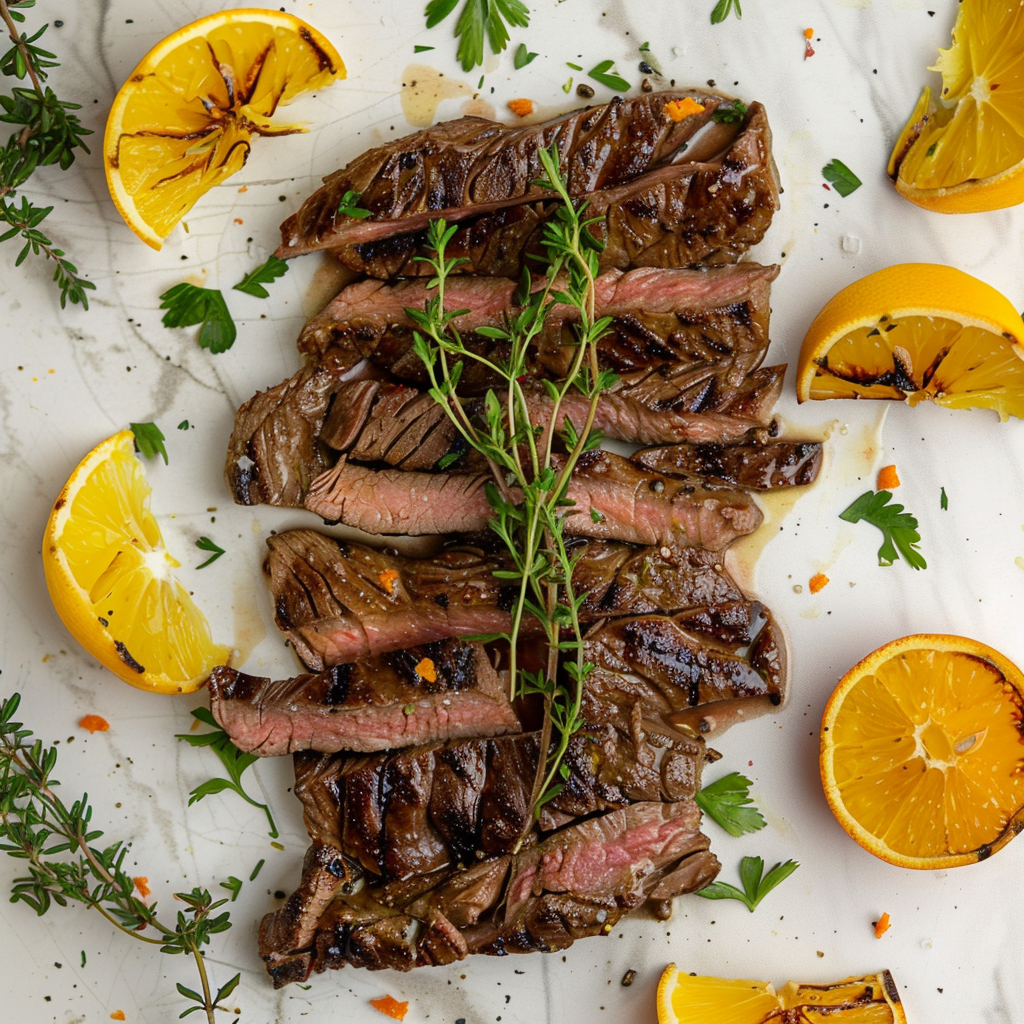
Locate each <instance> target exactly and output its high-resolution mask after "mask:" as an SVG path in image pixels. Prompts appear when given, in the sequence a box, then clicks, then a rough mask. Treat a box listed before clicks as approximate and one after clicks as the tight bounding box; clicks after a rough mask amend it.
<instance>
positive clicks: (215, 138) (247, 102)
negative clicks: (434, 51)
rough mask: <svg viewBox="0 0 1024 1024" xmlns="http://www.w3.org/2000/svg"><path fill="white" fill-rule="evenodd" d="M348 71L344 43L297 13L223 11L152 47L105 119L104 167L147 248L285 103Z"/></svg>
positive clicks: (230, 168) (284, 128)
mask: <svg viewBox="0 0 1024 1024" xmlns="http://www.w3.org/2000/svg"><path fill="white" fill-rule="evenodd" d="M344 77H345V65H344V63H343V62H342V60H341V57H340V56H338V52H337V50H335V49H334V47H333V46H332V45H331V44H330V43H329V42H328V41H327V40H326V39H325V38H324V37H323V36H322V35H321V34H320V33H319V32H317V30H316V29H314V28H312V27H311V26H310V25H307V24H306V23H305V22H304V21H301V20H300V19H299V18H296V17H294V16H293V15H291V14H284V13H281V12H278V11H267V10H257V9H244V10H235V11H223V12H221V13H220V14H212V15H210V16H209V17H207V18H200V19H199V21H195V22H193V23H192V24H191V25H186V26H185V27H184V28H182V29H179V30H178V31H177V32H175V33H173V34H172V35H170V36H168V37H167V38H166V39H164V40H163V41H162V42H160V43H158V44H157V45H156V46H154V47H153V49H152V50H150V51H149V53H147V54H146V56H145V57H143V59H142V61H141V63H140V64H139V66H138V67H137V68H136V69H135V70H134V71H133V72H132V74H131V75H130V76H129V78H128V81H126V82H125V83H124V85H122V86H121V89H120V90H119V91H118V94H117V96H116V97H115V98H114V104H113V106H112V107H111V108H110V116H109V117H108V118H107V129H106V133H105V135H104V138H103V166H104V169H105V171H106V175H107V186H108V187H109V189H110V195H111V196H112V198H113V200H114V205H115V206H116V207H117V209H118V211H119V212H120V213H121V216H122V217H124V219H125V221H126V222H127V224H128V226H129V227H130V228H131V229H132V231H134V232H135V233H136V234H137V235H138V236H139V238H141V239H142V240H143V241H144V242H146V243H147V244H148V245H151V246H152V247H153V248H154V249H159V248H160V247H161V245H163V241H164V239H165V238H166V237H167V236H168V234H170V232H171V229H172V228H173V227H174V225H175V224H177V223H178V221H180V220H181V218H182V217H184V216H185V214H186V213H188V211H189V210H190V209H192V206H193V205H194V204H195V203H196V201H197V200H198V199H199V198H200V197H201V196H202V195H204V194H205V193H206V192H207V191H208V190H209V189H210V188H211V187H212V186H214V185H216V184H219V183H220V182H221V181H223V180H224V179H225V178H227V177H228V176H229V175H231V174H234V172H235V171H237V170H239V168H241V167H242V165H243V164H244V163H245V161H246V158H247V157H248V155H249V149H250V146H251V141H252V138H253V136H254V135H287V134H292V133H294V132H301V131H304V130H305V129H304V128H302V127H298V126H295V125H277V126H275V125H274V124H273V123H272V120H271V119H272V118H273V115H274V113H275V112H276V110H277V108H278V107H279V106H282V105H283V104H285V103H289V102H291V101H292V100H293V99H295V97H296V96H298V95H300V94H301V93H305V92H309V91H310V90H313V89H319V88H322V87H324V86H328V85H330V84H331V83H332V82H333V81H335V79H338V78H344Z"/></svg>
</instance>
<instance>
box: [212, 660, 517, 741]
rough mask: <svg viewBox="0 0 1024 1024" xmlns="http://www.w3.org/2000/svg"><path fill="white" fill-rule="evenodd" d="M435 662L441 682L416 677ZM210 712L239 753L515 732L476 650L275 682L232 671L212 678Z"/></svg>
mask: <svg viewBox="0 0 1024 1024" xmlns="http://www.w3.org/2000/svg"><path fill="white" fill-rule="evenodd" d="M423 659H429V660H430V662H431V664H432V666H433V669H434V672H435V673H436V679H435V680H430V679H425V678H424V677H423V676H421V675H420V674H419V673H418V672H417V671H416V666H417V665H420V664H421V663H422V661H423ZM209 687H210V708H211V710H212V711H213V715H214V717H215V718H216V719H217V721H218V722H219V723H220V726H221V728H223V729H224V731H225V732H226V733H227V734H228V736H230V737H231V742H232V743H234V744H235V746H236V747H238V748H239V749H240V750H244V751H247V752H251V753H254V754H259V755H260V756H261V757H267V756H273V755H281V754H291V753H294V752H296V751H299V750H318V751H324V752H328V753H329V752H333V751H338V750H353V751H364V752H369V751H376V750H393V749H395V748H398V747H408V746H415V745H417V744H421V743H431V742H434V741H437V740H444V739H450V738H453V737H463V736H495V735H498V734H500V733H506V732H518V731H519V728H520V726H519V720H518V719H517V718H516V715H515V713H514V712H513V710H512V707H511V705H510V704H509V702H508V697H507V691H508V679H507V673H504V674H501V675H499V673H498V672H496V671H495V670H494V668H493V667H492V665H491V663H490V660H489V659H488V657H487V655H486V653H485V652H484V650H483V648H482V647H480V646H479V645H477V644H468V643H462V642H459V641H456V640H445V641H441V642H439V643H433V644H426V645H423V646H421V647H416V648H412V649H410V650H406V651H399V652H395V653H393V654H390V655H384V656H382V657H380V658H375V659H373V660H371V661H363V662H358V663H356V664H355V665H353V664H345V665H340V666H334V667H332V668H330V669H328V670H327V671H325V672H322V673H319V674H316V675H311V674H306V675H301V676H298V677H296V678H295V679H286V680H281V681H278V682H272V681H271V680H270V679H267V678H261V677H257V676H251V675H246V674H244V673H241V672H238V671H236V670H235V669H232V668H228V667H226V666H219V667H217V668H215V669H214V670H213V672H212V673H211V674H210V678H209Z"/></svg>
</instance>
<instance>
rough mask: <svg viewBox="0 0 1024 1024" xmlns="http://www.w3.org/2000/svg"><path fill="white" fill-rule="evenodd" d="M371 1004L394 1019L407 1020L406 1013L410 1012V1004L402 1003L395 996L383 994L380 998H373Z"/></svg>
mask: <svg viewBox="0 0 1024 1024" xmlns="http://www.w3.org/2000/svg"><path fill="white" fill-rule="evenodd" d="M370 1005H371V1006H372V1007H373V1008H374V1009H375V1010H379V1011H380V1012H381V1013H383V1014H384V1016H385V1017H390V1018H391V1019H392V1020H405V1015H406V1014H407V1013H408V1012H409V1004H408V1003H400V1002H399V1001H398V1000H397V999H396V998H395V997H394V996H381V997H380V999H371V1000H370Z"/></svg>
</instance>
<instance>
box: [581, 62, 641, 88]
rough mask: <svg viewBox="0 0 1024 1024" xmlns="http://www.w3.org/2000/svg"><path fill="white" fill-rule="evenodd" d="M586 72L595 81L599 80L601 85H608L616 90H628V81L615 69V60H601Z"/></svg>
mask: <svg viewBox="0 0 1024 1024" xmlns="http://www.w3.org/2000/svg"><path fill="white" fill-rule="evenodd" d="M587 74H588V75H589V76H590V77H591V78H592V79H593V80H594V81H595V82H600V83H601V84H602V85H606V86H608V88H609V89H614V90H615V91H616V92H629V88H630V86H629V82H627V81H626V80H625V79H624V78H623V77H622V75H620V74H619V73H618V71H616V70H615V61H613V60H603V61H601V63H600V64H595V65H594V66H593V67H592V68H591V69H590V70H589V71H588V72H587Z"/></svg>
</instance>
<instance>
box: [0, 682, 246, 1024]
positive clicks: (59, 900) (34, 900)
mask: <svg viewBox="0 0 1024 1024" xmlns="http://www.w3.org/2000/svg"><path fill="white" fill-rule="evenodd" d="M20 702H21V695H20V694H17V693H15V694H13V695H12V696H11V697H8V698H7V699H5V700H3V701H0V850H3V852H4V853H6V854H8V855H9V856H11V857H16V858H18V859H20V860H23V861H27V862H28V869H27V870H28V874H27V875H26V876H24V877H21V878H15V879H14V881H13V882H12V883H11V902H13V903H17V902H18V901H19V900H20V901H21V902H23V903H26V904H28V906H30V907H31V908H32V909H33V910H34V911H35V912H36V913H37V914H38V915H39V916H40V917H42V915H43V914H45V913H46V912H47V911H48V910H49V909H50V908H51V906H52V905H53V904H54V903H56V904H57V905H58V906H61V907H66V906H67V905H68V903H69V902H77V903H83V904H84V905H85V906H87V907H89V908H91V909H92V910H95V911H96V912H97V913H99V914H100V915H102V916H103V917H105V918H106V919H107V920H108V921H109V922H110V923H111V924H112V925H113V926H114V927H115V928H117V929H119V930H120V931H122V932H124V934H125V935H127V936H129V937H131V938H133V939H137V940H139V941H140V942H148V943H151V944H153V945H156V946H159V947H160V951H161V952H163V953H186V954H188V955H189V956H191V957H192V958H193V960H194V961H195V964H196V969H197V970H198V972H199V980H200V982H201V987H202V993H201V994H200V993H199V992H194V991H193V990H192V989H189V988H185V986H184V985H181V984H179V985H178V986H177V988H178V992H179V993H180V994H181V995H183V996H184V997H185V998H186V999H189V1000H191V1001H193V1002H195V1003H196V1004H197V1005H196V1006H192V1007H190V1008H189V1009H187V1010H185V1011H184V1012H183V1013H182V1014H181V1016H182V1017H185V1016H187V1015H188V1014H190V1013H195V1012H196V1011H198V1010H203V1011H205V1012H206V1019H207V1021H208V1022H209V1024H214V1020H215V1017H214V1011H215V1010H223V1011H225V1012H230V1010H231V1008H230V1007H227V1006H222V1005H220V1004H221V1001H222V1000H223V999H226V998H227V997H228V996H229V995H231V993H232V992H233V991H234V990H235V988H236V987H237V986H238V983H239V981H240V980H241V975H240V974H236V975H235V976H234V977H233V978H232V979H231V980H230V981H229V982H227V984H225V985H222V986H221V987H220V988H219V989H218V990H217V993H216V994H215V995H214V994H212V993H211V991H210V982H209V978H208V976H207V973H206V962H205V959H204V957H203V954H202V952H201V950H202V947H203V946H204V945H207V944H208V943H209V941H210V936H211V935H215V934H217V933H218V932H223V931H227V929H228V928H230V927H231V921H230V920H229V917H228V914H227V912H226V911H225V912H222V913H219V914H215V911H217V910H218V909H219V908H220V907H222V906H223V905H224V904H225V903H227V900H216V901H215V900H214V899H213V897H212V896H211V895H210V893H209V892H208V891H207V890H206V889H200V888H195V889H193V890H192V891H191V892H187V893H185V892H180V893H176V894H175V899H177V900H180V901H181V903H183V904H184V906H185V909H184V910H179V911H178V912H177V914H176V915H175V920H174V925H173V927H171V926H170V925H168V924H165V923H164V922H163V921H161V920H160V919H159V918H158V917H157V916H156V912H157V905H156V903H151V904H149V905H147V904H146V903H144V902H143V901H142V900H141V899H140V898H139V897H138V896H136V895H135V882H134V880H133V879H132V877H131V876H130V875H129V874H128V873H127V872H126V871H125V870H124V867H123V865H124V860H125V857H126V856H127V855H128V851H129V850H130V849H131V844H129V843H125V842H122V841H120V840H118V841H116V842H114V843H112V844H111V845H110V846H106V847H100V846H98V845H97V843H98V841H99V840H100V839H101V838H102V837H103V832H102V831H101V830H100V829H98V828H96V827H95V825H94V824H93V822H92V807H91V806H90V804H89V797H88V795H87V794H86V795H83V796H82V797H80V798H79V799H77V800H75V802H74V803H73V804H72V805H71V806H70V807H67V806H66V805H65V804H64V802H63V801H62V800H61V799H60V797H59V796H57V794H56V792H55V790H56V788H57V787H58V786H59V785H60V783H59V782H58V781H57V780H56V779H55V778H53V770H54V768H55V767H56V765H57V748H56V747H44V746H43V744H42V741H41V740H38V739H33V738H32V732H31V731H30V730H29V729H25V728H23V727H22V724H21V722H15V721H12V719H13V717H14V714H15V712H16V711H17V710H18V705H19V703H20ZM146 928H152V929H154V930H155V931H156V932H157V936H153V935H147V934H145V933H144V931H143V929H146ZM82 965H83V966H84V965H85V952H84V951H83V952H82Z"/></svg>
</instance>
